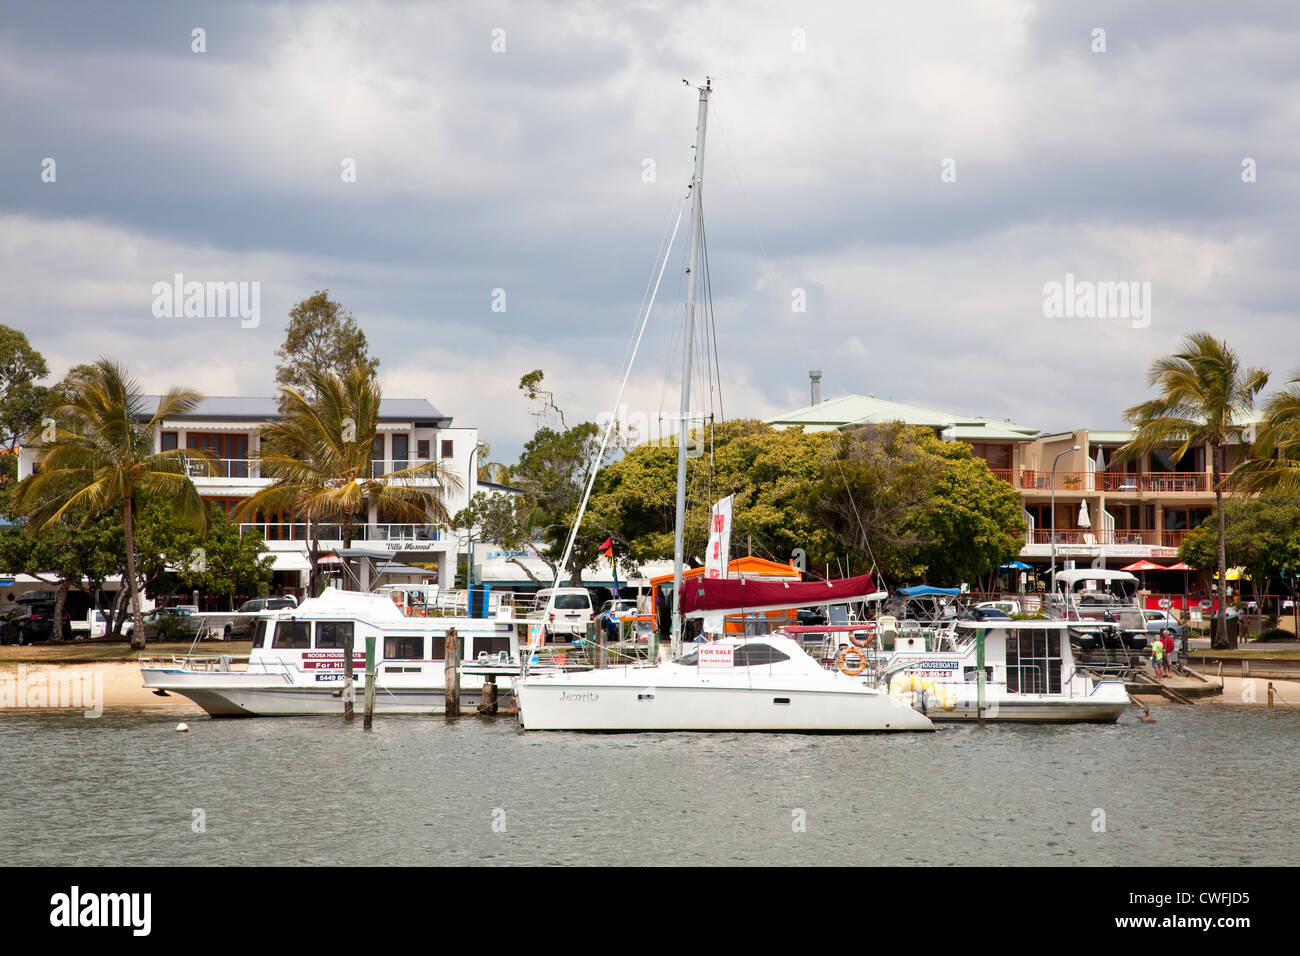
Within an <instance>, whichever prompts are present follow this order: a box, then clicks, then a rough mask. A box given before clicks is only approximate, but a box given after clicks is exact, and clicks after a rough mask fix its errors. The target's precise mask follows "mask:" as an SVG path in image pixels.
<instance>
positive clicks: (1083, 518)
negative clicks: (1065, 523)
mask: <svg viewBox="0 0 1300 956" xmlns="http://www.w3.org/2000/svg"><path fill="white" fill-rule="evenodd" d="M1079 527H1080V528H1091V527H1092V519H1091V518H1089V517H1088V502H1086V501H1080V502H1079Z"/></svg>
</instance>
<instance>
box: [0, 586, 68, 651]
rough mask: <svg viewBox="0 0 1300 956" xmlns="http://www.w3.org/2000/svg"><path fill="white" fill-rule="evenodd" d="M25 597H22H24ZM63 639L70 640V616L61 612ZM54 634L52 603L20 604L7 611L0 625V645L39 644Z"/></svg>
mask: <svg viewBox="0 0 1300 956" xmlns="http://www.w3.org/2000/svg"><path fill="white" fill-rule="evenodd" d="M25 596H26V595H24V597H25ZM62 630H63V639H64V640H71V639H72V616H71V615H70V614H68V612H67V611H64V612H63V629H62ZM53 633H54V602H53V601H51V602H49V603H46V602H44V601H41V602H33V603H29V602H26V601H24V602H21V603H19V604H17V605H15V606H14V607H12V608H10V609H9V612H8V613H7V614H6V615H5V619H4V623H3V624H2V625H0V643H4V644H39V643H42V642H44V641H48V640H49V639H50V637H51V636H52V635H53Z"/></svg>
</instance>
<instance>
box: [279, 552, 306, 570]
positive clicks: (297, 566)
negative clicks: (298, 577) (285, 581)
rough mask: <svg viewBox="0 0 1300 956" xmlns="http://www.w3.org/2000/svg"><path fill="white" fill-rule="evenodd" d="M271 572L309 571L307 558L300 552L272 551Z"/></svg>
mask: <svg viewBox="0 0 1300 956" xmlns="http://www.w3.org/2000/svg"><path fill="white" fill-rule="evenodd" d="M271 557H272V558H273V559H274V560H273V561H272V563H271V570H272V571H310V570H311V564H310V563H309V562H308V561H307V556H306V555H305V554H303V553H302V552H300V551H272V552H271Z"/></svg>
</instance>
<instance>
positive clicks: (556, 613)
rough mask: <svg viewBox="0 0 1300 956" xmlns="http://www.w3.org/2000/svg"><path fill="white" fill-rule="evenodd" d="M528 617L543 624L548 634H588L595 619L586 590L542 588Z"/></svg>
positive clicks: (589, 596)
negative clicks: (589, 627) (588, 627)
mask: <svg viewBox="0 0 1300 956" xmlns="http://www.w3.org/2000/svg"><path fill="white" fill-rule="evenodd" d="M528 616H529V618H531V619H533V620H536V621H541V622H543V623H544V624H545V625H546V632H547V633H548V634H586V633H587V626H588V625H589V624H591V622H592V621H593V620H594V619H595V614H594V613H593V610H592V607H591V595H590V594H589V593H588V592H587V589H586V588H542V590H540V591H538V592H537V600H536V602H535V603H534V605H533V610H532V613H530V614H529V615H528Z"/></svg>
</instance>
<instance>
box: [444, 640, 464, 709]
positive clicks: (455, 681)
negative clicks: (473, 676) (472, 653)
mask: <svg viewBox="0 0 1300 956" xmlns="http://www.w3.org/2000/svg"><path fill="white" fill-rule="evenodd" d="M445 647H446V651H445V653H444V655H443V657H444V659H445V660H446V662H447V663H446V670H445V674H446V702H445V703H444V705H443V713H444V714H445V715H446V716H447V719H448V720H454V719H455V718H457V717H459V716H460V635H459V634H457V633H456V629H455V628H454V627H449V628H447V637H446V641H445Z"/></svg>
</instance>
